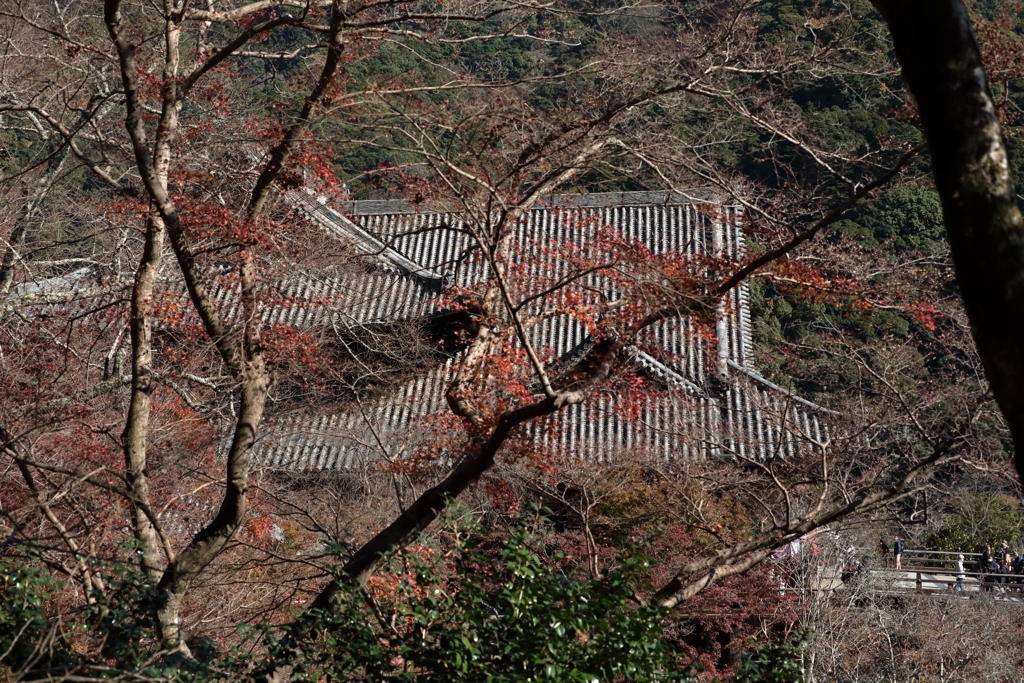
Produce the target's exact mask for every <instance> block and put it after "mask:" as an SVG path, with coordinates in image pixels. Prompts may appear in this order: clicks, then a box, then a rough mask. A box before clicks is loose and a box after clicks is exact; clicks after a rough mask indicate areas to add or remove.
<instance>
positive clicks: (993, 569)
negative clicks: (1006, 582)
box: [985, 547, 999, 593]
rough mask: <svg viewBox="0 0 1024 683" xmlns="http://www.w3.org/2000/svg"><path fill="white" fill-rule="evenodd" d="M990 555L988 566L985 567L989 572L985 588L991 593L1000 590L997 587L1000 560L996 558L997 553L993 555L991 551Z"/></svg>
mask: <svg viewBox="0 0 1024 683" xmlns="http://www.w3.org/2000/svg"><path fill="white" fill-rule="evenodd" d="M989 550H990V551H991V550H992V548H991V547H990V548H989ZM989 555H990V559H989V561H988V566H987V567H986V568H985V571H986V572H988V574H986V575H985V588H986V589H987V590H988V592H989V593H998V592H999V591H998V589H997V588H996V583H997V582H998V581H999V576H998V574H999V562H998V561H997V560H996V558H995V555H992V554H991V553H989Z"/></svg>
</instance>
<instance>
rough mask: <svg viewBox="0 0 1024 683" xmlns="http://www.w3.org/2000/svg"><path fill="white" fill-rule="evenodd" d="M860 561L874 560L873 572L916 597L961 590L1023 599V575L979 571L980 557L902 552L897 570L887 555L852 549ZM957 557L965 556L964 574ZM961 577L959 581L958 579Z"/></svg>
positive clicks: (955, 553)
mask: <svg viewBox="0 0 1024 683" xmlns="http://www.w3.org/2000/svg"><path fill="white" fill-rule="evenodd" d="M855 550H856V551H857V552H858V553H859V554H861V557H865V556H872V555H873V556H874V557H875V558H877V559H878V560H879V562H880V564H879V565H878V566H876V567H874V568H873V570H874V571H876V572H880V573H884V574H888V575H890V576H891V580H892V582H893V584H894V587H895V588H897V589H901V588H902V589H912V590H914V591H915V592H918V593H945V592H947V591H955V590H961V591H964V592H974V593H977V592H990V593H1003V594H1018V593H1019V594H1021V597H1024V575H1021V574H1013V573H1002V572H990V571H986V570H984V569H981V568H979V567H978V564H979V562H980V561H981V557H982V554H981V553H960V552H947V551H941V550H904V551H903V554H902V555H901V557H900V560H901V561H900V568H899V569H897V568H896V563H895V559H894V557H893V554H892V553H891V552H890V553H889V554H888V555H882V554H881V553H880V552H879V551H878V550H868V549H865V548H857V549H855ZM959 555H963V556H964V571H963V572H959V571H957V568H956V563H957V559H958V556H959ZM958 576H962V577H963V579H962V580H960V579H958V578H957V577H958Z"/></svg>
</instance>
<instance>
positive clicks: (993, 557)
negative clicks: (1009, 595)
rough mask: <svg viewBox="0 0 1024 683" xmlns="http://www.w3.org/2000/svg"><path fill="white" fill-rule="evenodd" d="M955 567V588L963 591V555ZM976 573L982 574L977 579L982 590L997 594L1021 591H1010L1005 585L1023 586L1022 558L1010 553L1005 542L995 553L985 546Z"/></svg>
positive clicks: (1023, 566) (1018, 554)
mask: <svg viewBox="0 0 1024 683" xmlns="http://www.w3.org/2000/svg"><path fill="white" fill-rule="evenodd" d="M956 567H957V578H956V587H957V588H959V589H960V590H963V576H964V556H963V555H960V557H959V559H958V560H957V563H956ZM978 572H979V573H980V574H982V576H981V577H979V578H980V579H981V581H982V590H985V591H999V592H1006V591H1007V590H1021V588H1014V589H1010V588H1009V587H1008V586H1007V585H1006V584H1014V585H1020V584H1024V557H1021V554H1020V553H1017V554H1016V555H1014V554H1013V553H1011V552H1010V548H1009V546H1008V545H1007V543H1006V541H1003V544H1002V545H1001V546H999V548H998V549H996V551H995V552H993V551H992V546H987V547H986V548H985V552H983V553H982V554H981V559H980V560H978ZM995 584H1000V585H995ZM1022 587H1024V586H1022Z"/></svg>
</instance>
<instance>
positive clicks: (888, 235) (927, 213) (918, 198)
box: [839, 187, 945, 251]
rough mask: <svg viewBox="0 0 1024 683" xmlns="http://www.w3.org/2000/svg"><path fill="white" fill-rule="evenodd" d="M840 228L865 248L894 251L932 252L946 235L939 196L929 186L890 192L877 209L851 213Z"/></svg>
mask: <svg viewBox="0 0 1024 683" xmlns="http://www.w3.org/2000/svg"><path fill="white" fill-rule="evenodd" d="M839 227H840V229H841V230H842V231H843V232H845V233H846V234H848V235H851V236H853V237H854V238H856V239H857V240H858V241H861V242H862V243H864V244H865V245H867V246H877V245H879V244H882V243H887V244H889V245H890V247H891V248H892V249H894V250H896V251H906V250H909V249H923V250H934V249H937V248H938V247H939V244H940V242H941V241H942V240H943V239H944V236H945V227H944V225H943V223H942V204H941V202H940V201H939V193H938V192H936V191H935V190H934V189H932V188H931V187H918V188H909V187H904V188H900V189H897V190H893V191H892V192H889V193H887V194H886V195H885V196H884V197H883V199H882V200H881V201H880V202H878V204H877V206H876V207H874V208H864V209H861V210H859V211H857V212H852V213H851V215H850V218H848V219H846V220H843V221H841V222H840V225H839Z"/></svg>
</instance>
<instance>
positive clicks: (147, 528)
mask: <svg viewBox="0 0 1024 683" xmlns="http://www.w3.org/2000/svg"><path fill="white" fill-rule="evenodd" d="M163 235H164V224H163V221H161V220H160V219H159V218H158V217H157V216H150V218H149V220H148V221H147V224H146V245H145V249H144V250H143V252H142V259H141V260H140V261H139V267H138V270H137V271H136V273H135V284H134V287H133V289H132V302H131V321H130V325H131V339H132V393H131V401H130V403H129V404H128V417H127V419H126V420H125V428H124V432H123V433H122V434H121V447H122V449H123V450H124V461H125V474H126V479H127V482H128V486H129V487H130V490H131V493H132V498H133V500H132V507H133V509H132V519H133V522H134V527H133V528H134V531H135V540H136V541H137V542H138V543H139V553H140V561H141V563H142V571H143V572H145V573H146V574H147V575H148V576H149V577H150V578H152V579H153V580H157V579H159V578H160V570H161V565H162V562H161V557H160V544H159V538H158V536H157V531H156V528H155V527H154V526H153V523H152V522H151V521H150V519H149V517H147V516H146V513H145V510H144V509H143V506H148V505H149V502H150V501H149V482H148V477H147V476H146V468H147V455H148V454H147V450H148V442H149V419H150V413H151V409H152V404H153V392H154V390H155V388H156V387H155V383H154V381H153V345H152V332H153V330H152V327H153V326H152V321H151V319H150V310H149V309H150V306H152V303H153V301H152V300H153V291H154V289H155V287H156V278H157V274H158V273H159V271H160V259H161V255H162V253H163V246H164V237H163Z"/></svg>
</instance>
